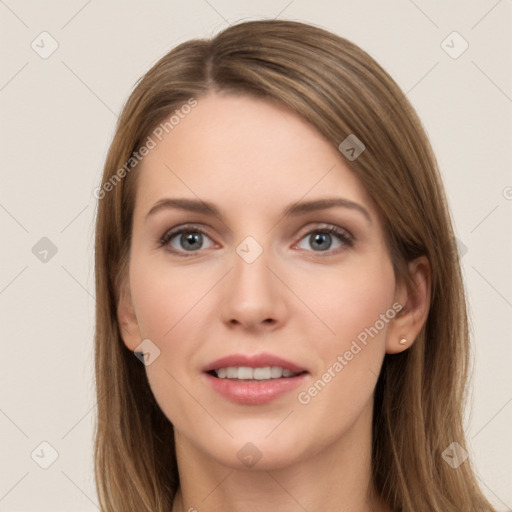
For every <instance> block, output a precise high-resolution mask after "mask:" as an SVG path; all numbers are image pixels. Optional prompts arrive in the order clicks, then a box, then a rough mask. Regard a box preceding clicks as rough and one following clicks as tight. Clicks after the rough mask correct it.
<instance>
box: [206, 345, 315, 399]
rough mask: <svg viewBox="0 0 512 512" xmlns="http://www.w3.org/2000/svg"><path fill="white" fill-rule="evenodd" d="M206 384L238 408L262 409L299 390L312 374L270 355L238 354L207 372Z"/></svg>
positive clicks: (222, 359) (209, 366) (209, 368)
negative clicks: (262, 406) (294, 390)
mask: <svg viewBox="0 0 512 512" xmlns="http://www.w3.org/2000/svg"><path fill="white" fill-rule="evenodd" d="M203 373H204V375H205V377H206V381H207V382H208V384H209V385H210V386H211V388H212V389H213V390H214V391H216V392H217V393H218V394H220V395H221V396H222V397H224V398H226V399H228V400H229V401H231V402H234V403H237V404H246V405H262V404H266V403H268V402H270V401H272V400H274V399H276V398H277V397H279V396H281V395H284V394H286V393H288V392H290V391H291V390H293V389H295V388H296V387H297V386H299V385H300V384H301V383H302V382H303V381H304V379H305V378H306V376H307V375H309V371H308V370H306V369H305V368H302V367H301V366H300V365H298V364H296V363H293V362H291V361H287V360H285V359H282V358H279V357H277V356H273V355H270V354H258V355H252V356H248V355H242V354H234V355H231V356H227V357H223V358H221V359H217V360H216V361H213V362H212V363H210V364H209V365H207V366H206V367H204V368H203Z"/></svg>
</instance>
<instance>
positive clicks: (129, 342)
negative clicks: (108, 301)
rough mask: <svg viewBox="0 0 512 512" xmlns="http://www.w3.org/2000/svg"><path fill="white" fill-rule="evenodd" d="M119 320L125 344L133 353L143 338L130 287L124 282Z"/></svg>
mask: <svg viewBox="0 0 512 512" xmlns="http://www.w3.org/2000/svg"><path fill="white" fill-rule="evenodd" d="M117 320H118V322H119V328H120V330H121V337H122V338H123V342H124V344H125V345H126V346H127V347H128V348H129V349H130V350H131V351H132V352H133V351H134V350H135V348H136V347H137V346H138V345H140V343H141V341H142V338H141V335H140V331H139V324H138V322H137V317H136V315H135V310H134V308H133V303H132V297H131V292H130V286H129V285H128V284H127V283H126V282H124V283H123V285H122V286H121V291H120V294H119V301H118V303H117Z"/></svg>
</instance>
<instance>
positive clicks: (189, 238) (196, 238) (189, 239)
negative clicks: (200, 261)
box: [182, 233, 202, 249]
mask: <svg viewBox="0 0 512 512" xmlns="http://www.w3.org/2000/svg"><path fill="white" fill-rule="evenodd" d="M201 236H202V235H201V234H200V233H195V234H190V233H188V234H185V235H182V240H183V241H186V243H185V244H184V246H185V249H187V244H190V245H192V247H190V245H188V248H192V249H198V248H199V247H201ZM194 243H196V247H193V245H194Z"/></svg>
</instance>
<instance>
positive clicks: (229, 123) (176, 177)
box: [118, 93, 430, 512]
mask: <svg viewBox="0 0 512 512" xmlns="http://www.w3.org/2000/svg"><path fill="white" fill-rule="evenodd" d="M136 172H139V173H140V176H139V182H138V188H137V194H136V204H135V210H134V219H133V238H132V246H131V252H130V264H129V275H127V276H126V281H125V285H124V287H123V292H122V294H121V298H120V301H119V305H118V318H119V322H120V325H121V332H122V336H123V340H124V343H125V344H126V346H127V347H128V348H129V349H130V350H135V348H136V347H137V346H138V345H139V344H140V343H141V341H142V340H144V339H146V338H149V339H150V340H152V342H153V343H154V344H155V345H156V346H157V347H158V348H159V350H160V355H159V357H158V358H156V359H155V360H154V362H152V363H151V364H150V365H148V366H146V371H147V375H148V379H149V383H150V386H151V389H152V391H153V393H154V396H155V398H156V400H157V402H158V404H159V405H160V407H161V408H162V410H163V412H164V413H165V415H166V416H167V417H168V418H169V420H170V421H171V422H172V424H173V425H174V429H175V439H176V445H177V458H178V467H179V472H180V482H181V486H180V490H179V492H178V496H177V499H176V500H175V504H174V508H173V512H178V511H181V510H183V511H186V510H191V509H192V510H194V509H195V510H198V511H200V512H203V511H205V512H206V511H216V510H236V511H237V512H248V511H254V510H256V509H257V510H280V511H281V512H292V511H299V510H304V509H306V510H308V511H309V512H313V511H320V510H321V511H323V512H325V511H337V512H339V511H344V512H349V511H350V512H363V511H364V512H369V511H372V512H375V511H389V510H391V509H390V508H388V507H387V506H386V505H385V504H384V503H382V502H381V501H379V500H378V499H377V498H375V497H372V495H371V493H370V489H371V484H370V482H371V480H370V471H371V421H372V405H373V393H374V389H375V385H376V382H377V376H378V374H379V371H380V368H381V365H382V361H383V358H384V356H385V354H386V353H390V354H391V353H396V352H399V351H402V350H406V349H407V348H408V347H410V345H411V343H412V342H413V341H414V339H415V337H416V336H417V334H418V333H419V331H420V329H421V326H422V325H423V323H424V322H425V319H426V315H427V311H428V301H429V287H430V285H429V270H428V263H427V262H426V260H424V259H423V258H420V259H418V260H416V261H414V262H411V263H410V265H409V270H410V273H411V276H412V277H413V280H414V286H412V287H410V288H408V287H407V286H406V285H404V284H401V283H400V282H398V281H397V279H396V276H395V275H394V271H393V267H392V264H391V260H390V256H389V253H388V250H387V248H386V244H385V241H384V231H383V226H382V221H381V219H380V218H379V215H378V213H377V210H376V208H375V205H374V203H373V201H372V199H371V198H370V197H369V196H368V194H367V192H366V191H365V189H364V187H363V186H362V185H361V183H360V182H359V181H358V179H357V178H356V177H355V175H354V174H353V173H352V172H351V171H350V169H349V168H348V166H347V165H346V161H345V160H344V157H343V156H342V155H341V154H340V153H339V151H338V150H337V149H336V148H334V147H332V146H331V145H330V144H329V143H328V142H327V141H326V140H325V139H323V138H322V136H321V135H320V134H319V133H318V132H317V131H316V129H315V128H314V127H312V126H311V125H309V124H308V123H307V122H305V121H304V120H303V119H302V118H300V117H298V116H297V115H296V114H294V113H292V112H290V111H288V110H287V109H286V108H284V107H282V106H276V105H274V104H271V103H269V102H266V101H263V100H260V99H254V98H250V97H247V96H234V95H226V94H219V93H215V94H213V93H210V94H209V95H208V96H205V97H201V98H198V105H197V106H196V107H195V108H194V109H193V110H192V111H191V112H190V113H189V114H188V115H187V116H186V117H185V118H184V119H182V120H181V121H180V123H179V125H177V126H175V128H174V129H173V130H172V131H171V132H169V134H167V135H165V137H164V138H163V140H162V141H161V142H159V143H158V145H157V147H155V148H154V149H152V150H151V151H150V152H149V154H148V155H147V156H146V157H145V159H144V161H143V162H142V163H141V165H140V166H139V168H138V170H137V171H136ZM164 197H172V198H181V197H183V198H189V199H198V198H200V199H201V200H204V201H211V202H213V203H214V204H215V205H216V206H217V207H218V208H219V209H220V210H221V212H222V214H223V219H222V220H221V219H219V218H218V217H216V216H215V215H211V214H203V213H192V212H186V211H179V210H175V209H161V210H159V211H158V212H156V213H154V214H152V215H149V217H147V214H148V212H149V211H150V210H151V208H152V207H153V206H154V205H155V203H157V202H158V201H159V200H161V199H162V198H164ZM324 197H342V198H345V199H348V200H350V201H353V202H355V203H357V204H359V205H361V206H362V207H364V208H365V210H366V211H367V212H368V216H369V219H367V218H366V217H365V215H363V214H362V213H361V212H360V211H358V210H357V209H353V208H339V207H335V208H331V209H328V210H324V211H316V212H310V213H306V214H303V215H301V216H299V217H292V216H288V217H284V216H283V210H284V209H285V207H286V206H288V205H289V204H292V203H296V202H298V201H309V200H312V199H317V198H324ZM186 223H193V224H194V225H193V226H192V227H191V228H190V231H192V232H194V228H197V227H201V228H203V229H204V230H205V231H206V232H207V235H206V236H205V237H203V239H202V242H201V240H199V241H198V243H197V245H195V246H194V244H193V243H192V246H193V247H195V249H194V250H193V251H190V250H189V251H187V250H186V249H187V248H189V246H190V244H187V239H185V240H183V239H181V243H180V235H179V234H178V235H177V236H175V237H174V238H173V239H172V241H170V242H169V243H168V244H167V249H166V246H165V245H164V246H163V247H162V246H161V245H159V241H160V240H161V238H162V237H163V235H164V234H165V233H166V232H168V231H169V230H170V229H171V228H174V227H177V226H182V225H184V224H186ZM326 224H327V225H329V226H330V225H335V226H339V227H340V228H343V229H344V230H346V231H348V232H349V233H350V234H351V236H352V237H353V240H354V242H353V244H352V245H349V244H347V243H346V242H344V241H343V240H341V239H339V238H338V237H337V235H335V234H332V235H331V238H330V237H329V235H327V240H324V241H322V240H321V241H320V243H319V244H318V243H317V244H315V237H314V235H315V234H316V235H317V236H318V232H320V233H322V229H321V228H325V227H326ZM311 235H313V236H311ZM189 236H190V235H189ZM247 236H252V237H253V238H254V239H255V240H256V241H257V242H258V244H259V245H260V246H261V248H262V249H263V252H262V254H261V255H260V256H259V257H258V258H257V259H256V260H255V261H254V262H252V263H250V264H249V263H247V262H246V261H245V260H244V259H243V258H242V257H240V256H239V254H238V253H237V252H236V249H237V247H238V246H239V244H240V243H241V242H242V241H243V240H244V239H245V238H246V237H247ZM329 243H330V244H331V245H330V246H329ZM171 244H172V245H171ZM169 246H171V248H174V249H175V250H176V251H179V252H180V253H181V254H185V256H180V255H179V254H173V253H172V252H170V251H169V250H168V248H169ZM251 250H252V249H251ZM187 255H188V256H187ZM393 303H399V304H400V305H402V306H403V309H402V311H401V312H400V313H399V314H398V315H396V316H395V317H394V318H393V319H392V320H389V321H388V322H387V323H385V326H384V327H383V328H382V329H381V330H380V331H379V332H378V335H376V336H374V337H373V338H369V341H368V343H367V345H366V346H363V345H361V344H360V343H359V345H361V346H362V350H360V352H358V353H357V355H355V356H354V357H353V359H352V360H351V361H349V362H348V364H347V365H346V366H345V367H344V368H343V370H342V371H340V372H339V373H336V376H335V377H334V378H332V379H331V380H330V382H329V383H328V384H327V385H326V386H325V387H324V388H323V389H322V391H321V392H319V393H317V395H316V396H314V397H311V400H310V401H309V402H308V403H307V404H303V403H300V402H299V400H298V398H297V395H298V393H299V392H300V391H304V390H306V391H307V389H308V388H309V387H310V386H312V384H313V383H314V382H315V381H317V380H318V379H320V378H321V377H322V374H324V373H325V372H326V371H327V369H328V368H329V367H332V365H333V363H334V362H335V361H336V360H337V357H338V355H343V354H344V353H345V352H346V351H347V350H349V348H350V346H351V343H352V341H353V340H355V339H356V337H357V335H358V334H359V333H361V332H362V331H364V329H365V328H368V327H370V326H373V325H374V324H375V322H376V321H377V320H378V319H379V318H380V315H382V314H385V313H386V311H387V310H389V308H391V307H392V304H393ZM403 336H405V337H406V338H407V340H408V342H407V344H405V345H401V344H399V340H400V339H401V338H402V337H403ZM261 352H270V353H272V354H276V355H278V356H280V357H283V358H286V359H288V360H291V361H293V362H295V363H297V364H299V365H300V366H301V367H303V368H306V369H307V370H308V372H309V374H308V375H307V377H306V380H305V384H304V385H303V386H301V387H300V388H299V389H297V390H294V391H291V392H289V393H286V394H285V395H282V396H280V397H278V398H277V399H275V400H273V401H272V402H270V403H268V404H264V405H240V404H234V403H231V402H229V401H228V400H226V399H225V398H223V397H222V396H220V395H218V394H217V393H216V392H215V391H213V390H212V389H211V387H210V386H209V385H207V383H206V382H205V379H204V375H203V374H202V372H201V368H202V367H203V366H204V365H206V364H207V363H209V362H211V361H213V360H215V359H217V358H219V357H222V356H225V355H228V354H233V353H246V354H256V353H261ZM248 442H250V443H252V444H253V445H254V446H256V447H257V449H258V451H259V452H260V453H261V459H260V460H259V461H258V462H257V463H256V464H255V465H254V466H252V467H247V466H246V465H244V463H243V462H242V461H241V460H240V459H239V458H238V456H237V453H238V451H239V450H240V449H241V448H242V447H244V446H245V445H246V443H248ZM255 507H256V508H255Z"/></svg>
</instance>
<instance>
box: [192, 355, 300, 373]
mask: <svg viewBox="0 0 512 512" xmlns="http://www.w3.org/2000/svg"><path fill="white" fill-rule="evenodd" d="M239 366H248V367H249V368H264V367H266V366H279V367H281V368H283V369H285V370H291V371H292V372H294V373H301V372H305V371H307V370H306V369H305V368H302V367H301V366H299V365H298V364H295V363H292V362H291V361H287V360H286V359H283V358H281V357H278V356H275V355H273V354H265V353H263V354H252V355H248V354H231V355H229V356H225V357H221V358H220V359H216V360H215V361H212V362H211V363H209V364H207V365H206V366H205V367H203V369H202V371H203V372H209V371H212V370H218V369H219V368H229V367H239Z"/></svg>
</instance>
